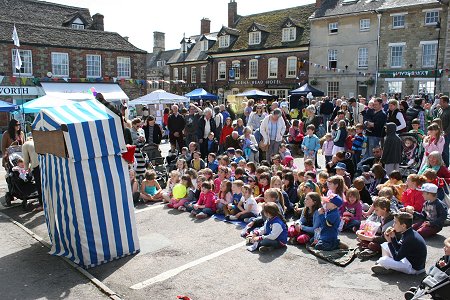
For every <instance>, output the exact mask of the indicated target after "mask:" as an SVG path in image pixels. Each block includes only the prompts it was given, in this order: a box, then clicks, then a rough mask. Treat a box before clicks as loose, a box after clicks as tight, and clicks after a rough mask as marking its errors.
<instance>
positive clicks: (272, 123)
mask: <svg viewBox="0 0 450 300" xmlns="http://www.w3.org/2000/svg"><path fill="white" fill-rule="evenodd" d="M285 131H286V124H285V123H284V120H283V116H282V115H281V110H280V109H279V108H277V109H275V110H274V111H273V112H272V113H271V114H270V115H268V116H267V117H265V118H264V120H263V121H262V122H261V127H260V132H261V136H262V137H263V140H262V141H263V143H264V144H266V145H267V144H269V147H268V149H267V151H266V160H267V161H268V162H269V163H270V160H271V158H272V155H274V154H277V153H278V150H279V149H280V144H281V142H282V141H283V134H284V132H285Z"/></svg>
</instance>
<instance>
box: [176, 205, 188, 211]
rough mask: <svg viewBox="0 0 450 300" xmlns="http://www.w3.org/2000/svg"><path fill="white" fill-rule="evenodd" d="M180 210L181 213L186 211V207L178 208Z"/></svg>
mask: <svg viewBox="0 0 450 300" xmlns="http://www.w3.org/2000/svg"><path fill="white" fill-rule="evenodd" d="M178 210H179V211H186V207H184V206H180V207H178Z"/></svg>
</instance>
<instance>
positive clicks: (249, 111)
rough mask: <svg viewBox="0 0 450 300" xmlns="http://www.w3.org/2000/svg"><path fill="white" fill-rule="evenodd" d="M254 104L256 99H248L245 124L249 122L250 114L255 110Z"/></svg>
mask: <svg viewBox="0 0 450 300" xmlns="http://www.w3.org/2000/svg"><path fill="white" fill-rule="evenodd" d="M254 104H255V101H254V100H253V99H250V100H248V102H247V106H246V107H245V109H244V116H245V124H248V121H249V118H250V115H251V113H252V112H253V105H254Z"/></svg>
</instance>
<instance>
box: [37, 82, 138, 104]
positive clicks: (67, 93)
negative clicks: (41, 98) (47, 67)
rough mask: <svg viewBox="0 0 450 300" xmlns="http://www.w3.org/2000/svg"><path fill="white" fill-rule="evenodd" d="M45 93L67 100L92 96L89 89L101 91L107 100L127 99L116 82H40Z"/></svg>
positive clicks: (119, 100) (118, 100) (84, 98)
mask: <svg viewBox="0 0 450 300" xmlns="http://www.w3.org/2000/svg"><path fill="white" fill-rule="evenodd" d="M41 85H42V88H43V89H44V91H45V94H46V95H51V96H55V97H59V98H63V99H69V100H86V97H87V96H92V92H90V91H91V89H92V88H94V89H95V91H96V92H97V93H102V95H103V97H104V98H105V99H106V100H107V101H109V102H121V101H123V100H128V99H129V98H128V96H127V95H126V94H125V93H124V91H123V90H122V89H121V88H120V86H119V85H118V84H112V83H59V82H58V83H57V82H41Z"/></svg>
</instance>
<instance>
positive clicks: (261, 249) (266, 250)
mask: <svg viewBox="0 0 450 300" xmlns="http://www.w3.org/2000/svg"><path fill="white" fill-rule="evenodd" d="M273 249H274V248H273V247H268V246H261V247H259V252H261V253H267V252H270V251H273Z"/></svg>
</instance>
